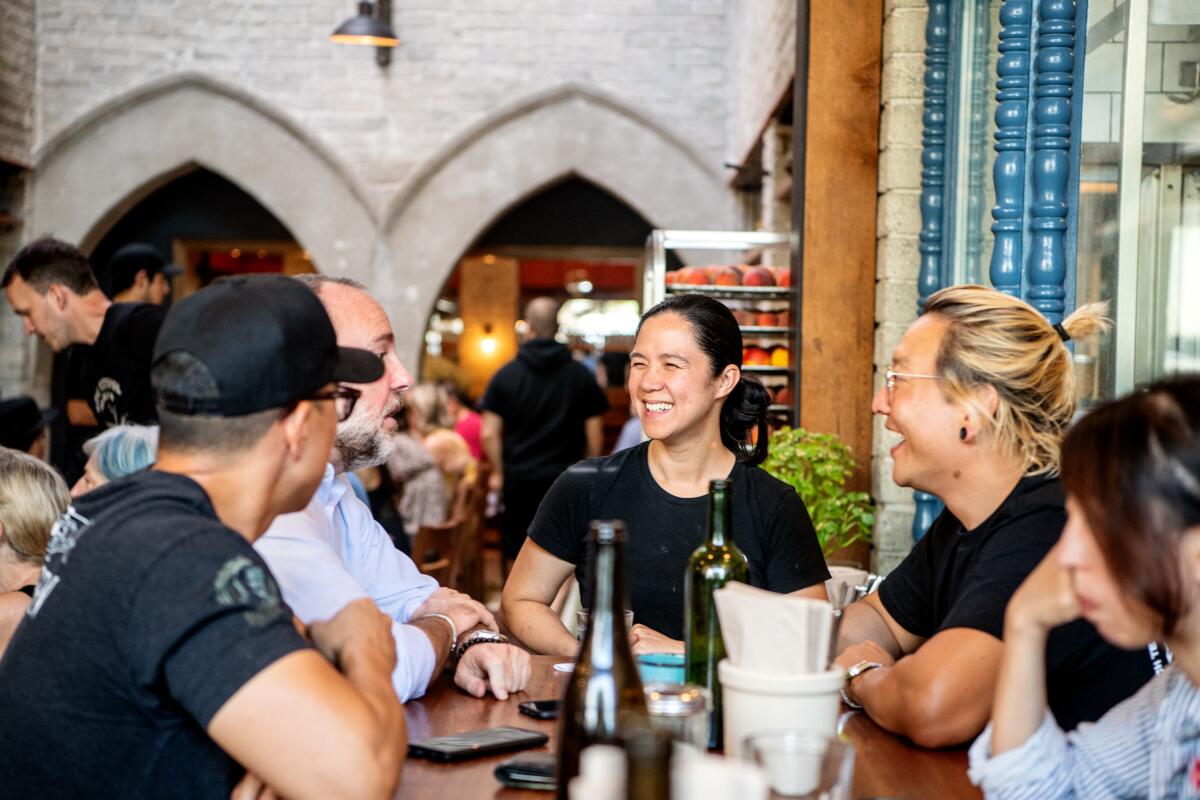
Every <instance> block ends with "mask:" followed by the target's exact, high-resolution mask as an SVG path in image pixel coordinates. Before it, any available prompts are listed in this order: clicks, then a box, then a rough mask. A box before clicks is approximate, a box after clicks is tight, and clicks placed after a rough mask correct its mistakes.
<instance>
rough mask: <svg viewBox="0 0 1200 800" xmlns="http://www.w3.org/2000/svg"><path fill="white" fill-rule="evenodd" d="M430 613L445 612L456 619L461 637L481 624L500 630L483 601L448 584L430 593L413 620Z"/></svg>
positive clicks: (490, 628)
mask: <svg viewBox="0 0 1200 800" xmlns="http://www.w3.org/2000/svg"><path fill="white" fill-rule="evenodd" d="M429 614H445V615H446V616H447V617H449V618H450V619H452V620H454V627H455V629H456V631H457V633H458V635H459V636H460V637H461V636H463V635H464V634H465V633H466V632H467V631H469V630H471V629H472V628H475V627H478V626H479V625H482V626H484V627H485V628H487V629H488V630H492V631H498V630H500V628H499V626H498V625H496V618H495V617H494V616H492V612H490V611H488V610H487V608H486V607H485V606H484V605H483V603H480V602H479V601H477V600H472V599H471V597H470V595H466V594H463V593H462V592H456V591H454V590H453V589H450V588H448V587H446V586H442V587H439V588H438V589H437V590H436V591H434V593H433V594H431V595H429V597H427V598H426V599H425V602H424V603H422V604H421V605H420V607H419V608H417V610H416V611H414V612H413V615H412V617H411V620H418V619H420V618H421V617H424V616H427V615H429ZM411 620H410V621H411Z"/></svg>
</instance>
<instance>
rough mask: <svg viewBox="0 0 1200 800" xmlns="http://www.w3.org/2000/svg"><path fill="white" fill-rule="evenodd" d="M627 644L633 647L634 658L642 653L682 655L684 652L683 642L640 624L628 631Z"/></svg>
mask: <svg viewBox="0 0 1200 800" xmlns="http://www.w3.org/2000/svg"><path fill="white" fill-rule="evenodd" d="M629 644H630V645H632V646H633V654H634V655H635V656H637V655H641V654H642V653H682V652H683V651H684V644H683V642H681V641H679V640H678V639H672V638H671V637H670V636H665V635H663V634H661V633H659V632H658V631H656V630H654V629H653V628H647V627H646V626H645V625H642V624H637V625H634V626H633V628H631V629H630V631H629Z"/></svg>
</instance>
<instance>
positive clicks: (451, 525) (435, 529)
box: [412, 519, 462, 586]
mask: <svg viewBox="0 0 1200 800" xmlns="http://www.w3.org/2000/svg"><path fill="white" fill-rule="evenodd" d="M461 531H462V520H453V519H452V520H450V521H449V522H443V523H442V524H441V525H422V526H421V527H420V529H419V530H418V531H417V535H416V536H415V537H413V548H412V555H413V561H414V562H415V563H416V565H417V569H419V570H420V571H421V572H423V573H424V574H426V575H429V576H430V577H432V578H434V579H435V580H436V581H437V582H438V584H439V585H441V586H450V585H451V580H452V578H453V577H454V568H455V561H456V560H457V556H458V547H459V545H458V541H459V538H460V534H461Z"/></svg>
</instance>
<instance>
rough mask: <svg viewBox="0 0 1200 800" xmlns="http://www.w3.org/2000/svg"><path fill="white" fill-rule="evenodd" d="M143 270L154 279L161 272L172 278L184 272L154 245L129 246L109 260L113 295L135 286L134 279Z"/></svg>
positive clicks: (139, 244) (138, 243) (118, 251)
mask: <svg viewBox="0 0 1200 800" xmlns="http://www.w3.org/2000/svg"><path fill="white" fill-rule="evenodd" d="M142 270H145V271H146V277H147V278H153V277H154V276H155V275H156V274H157V273H159V272H161V273H162V274H163V275H165V276H166V277H168V278H170V277H173V276H175V275H179V274H180V273H182V272H183V268H182V267H180V266H179V265H178V264H168V263H167V260H166V259H165V258H163V256H162V253H161V252H159V250H158V248H157V247H155V246H154V245H152V244H142V243H140V242H136V243H134V244H127V245H125V246H124V247H122V248H121V249H119V250H117V252H115V253H113V255H112V258H110V259H109V260H108V275H109V280H110V281H111V282H112V291H113V294H116V293H117V292H123V291H125V290H126V289H128V288H129V287H130V286H133V279H134V278H136V277H137V274H138V273H139V272H141V271H142Z"/></svg>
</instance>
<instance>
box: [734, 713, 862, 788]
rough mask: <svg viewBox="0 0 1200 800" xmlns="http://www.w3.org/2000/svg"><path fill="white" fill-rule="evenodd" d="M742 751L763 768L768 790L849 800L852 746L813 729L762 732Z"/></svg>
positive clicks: (749, 741)
mask: <svg viewBox="0 0 1200 800" xmlns="http://www.w3.org/2000/svg"><path fill="white" fill-rule="evenodd" d="M742 752H743V753H744V754H745V755H746V757H747V758H750V759H751V760H753V761H754V762H755V763H756V764H758V765H759V766H760V767H762V769H763V771H764V772H765V773H766V776H767V782H768V783H769V784H770V785H771V791H772V792H773V793H774V794H775V795H777V796H779V797H800V798H805V800H850V798H851V794H850V792H851V787H852V786H853V784H854V746H853V745H851V744H849V743H848V742H842V741H839V740H838V739H837V738H835V737H832V736H826V735H825V734H822V733H817V732H815V731H805V730H789V731H764V732H762V733H755V734H751V735H750V736H747V737H746V743H745V746H744V747H743V749H742Z"/></svg>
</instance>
